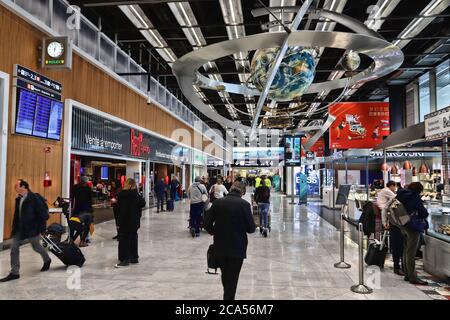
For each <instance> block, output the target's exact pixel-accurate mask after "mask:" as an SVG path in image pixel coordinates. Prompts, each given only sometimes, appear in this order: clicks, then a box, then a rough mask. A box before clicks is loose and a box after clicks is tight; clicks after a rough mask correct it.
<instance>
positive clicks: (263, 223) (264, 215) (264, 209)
mask: <svg viewBox="0 0 450 320" xmlns="http://www.w3.org/2000/svg"><path fill="white" fill-rule="evenodd" d="M255 202H256V203H257V204H258V209H259V221H260V227H259V232H260V233H261V234H263V235H264V237H267V231H268V227H269V223H268V222H269V221H268V216H269V209H270V188H269V187H268V186H267V185H265V184H262V185H260V186H259V187H258V188H256V190H255Z"/></svg>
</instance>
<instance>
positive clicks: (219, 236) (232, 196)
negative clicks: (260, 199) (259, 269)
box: [205, 182, 256, 300]
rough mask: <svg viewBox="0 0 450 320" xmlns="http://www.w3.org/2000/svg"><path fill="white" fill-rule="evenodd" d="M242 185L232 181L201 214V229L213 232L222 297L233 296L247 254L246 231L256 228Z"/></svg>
mask: <svg viewBox="0 0 450 320" xmlns="http://www.w3.org/2000/svg"><path fill="white" fill-rule="evenodd" d="M245 189H246V187H245V184H243V183H242V182H235V183H234V184H233V186H232V187H231V190H230V193H229V194H228V195H227V196H226V197H224V198H222V199H218V200H217V201H215V202H214V203H213V205H212V206H211V208H210V209H209V210H208V211H207V214H206V215H205V229H206V230H207V231H208V233H209V234H211V235H213V236H214V248H215V255H216V258H217V261H218V265H219V267H220V270H221V273H222V285H223V291H224V292H223V299H224V300H234V298H235V295H236V289H237V284H238V280H239V273H240V272H241V268H242V264H243V262H244V259H245V258H246V257H247V244H248V238H247V233H253V232H255V229H256V226H255V222H254V221H253V217H252V210H251V207H250V203H248V201H246V200H244V199H242V196H244V195H245Z"/></svg>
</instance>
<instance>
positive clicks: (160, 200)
mask: <svg viewBox="0 0 450 320" xmlns="http://www.w3.org/2000/svg"><path fill="white" fill-rule="evenodd" d="M160 206H161V211H162V210H164V194H158V195H157V196H156V210H158V211H159V207H160Z"/></svg>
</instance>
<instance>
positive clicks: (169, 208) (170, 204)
mask: <svg viewBox="0 0 450 320" xmlns="http://www.w3.org/2000/svg"><path fill="white" fill-rule="evenodd" d="M173 210H174V205H173V199H168V200H167V211H173Z"/></svg>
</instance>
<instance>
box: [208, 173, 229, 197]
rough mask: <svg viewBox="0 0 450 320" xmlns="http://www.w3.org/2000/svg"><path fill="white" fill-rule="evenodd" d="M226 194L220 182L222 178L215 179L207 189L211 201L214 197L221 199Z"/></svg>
mask: <svg viewBox="0 0 450 320" xmlns="http://www.w3.org/2000/svg"><path fill="white" fill-rule="evenodd" d="M227 194H228V190H227V188H225V186H224V185H223V184H222V178H218V179H217V183H216V184H214V185H213V186H212V187H211V190H209V198H210V201H211V203H212V202H214V200H216V199H221V198H223V197H225V196H226V195H227Z"/></svg>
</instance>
